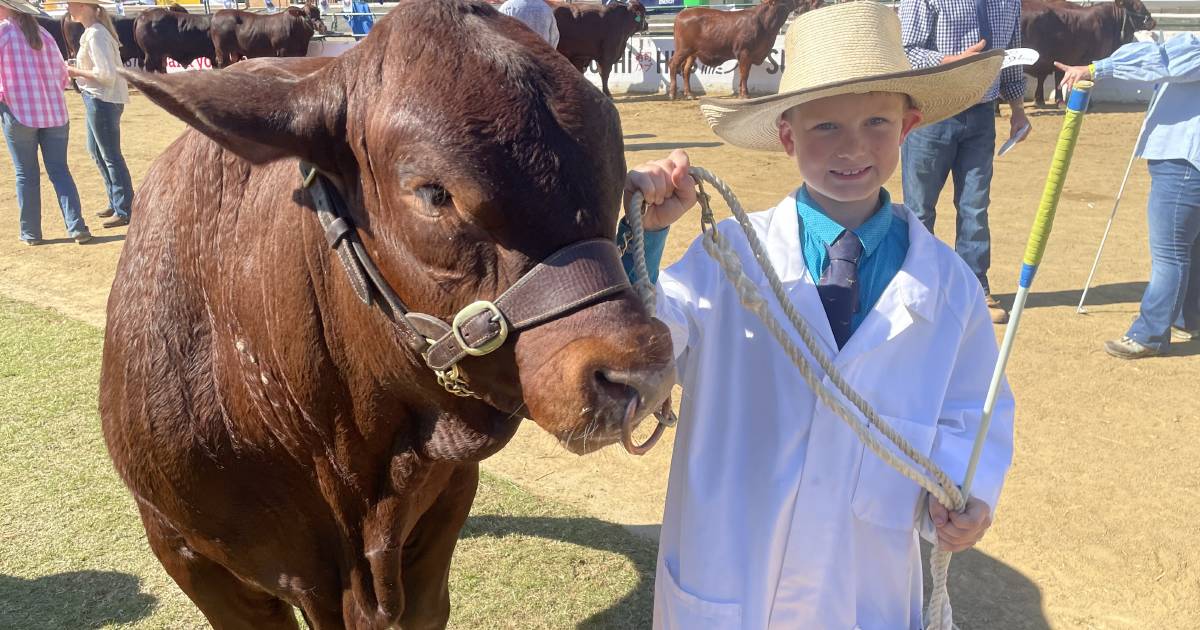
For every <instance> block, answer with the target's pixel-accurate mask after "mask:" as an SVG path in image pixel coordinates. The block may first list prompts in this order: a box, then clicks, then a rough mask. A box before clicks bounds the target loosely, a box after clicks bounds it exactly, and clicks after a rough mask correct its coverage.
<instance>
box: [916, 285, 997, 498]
mask: <svg viewBox="0 0 1200 630" xmlns="http://www.w3.org/2000/svg"><path fill="white" fill-rule="evenodd" d="M972 280H973V279H972ZM972 289H973V290H972V291H970V292H967V294H968V295H969V296H970V299H971V302H972V306H971V308H970V309H969V315H968V318H967V322H966V326H965V327H964V332H963V336H962V339H961V342H960V344H959V347H958V353H957V357H956V359H955V364H954V367H953V371H952V372H951V376H950V381H949V386H948V388H947V391H946V396H945V399H944V400H943V402H942V409H941V413H940V414H939V415H938V427H937V434H936V437H935V439H934V443H933V461H934V462H935V463H936V464H937V465H938V466H939V467H941V468H942V470H945V471H946V473H947V474H948V475H950V478H951V479H953V480H954V481H956V482H958V483H960V484H961V483H962V481H963V476H964V475H965V474H966V472H967V463H968V462H969V461H970V459H971V450H972V449H973V448H974V444H975V436H976V435H978V434H979V429H980V424H981V421H982V416H983V403H984V399H985V398H986V397H987V391H988V386H989V384H990V383H991V379H992V371H993V369H994V368H995V365H996V358H997V356H998V354H999V351H998V350H997V347H996V337H995V332H994V330H993V328H994V327H993V325H992V321H991V318H990V317H989V316H988V311H987V306H986V305H985V304H984V301H983V295H982V289H981V288H979V285H978V283H975V285H974V287H972ZM1013 410H1014V403H1013V395H1012V391H1011V390H1010V389H1009V387H1008V381H1007V379H1005V381H1004V382H1003V383H1002V386H1001V388H1000V393H999V395H998V396H997V399H996V406H995V409H994V410H993V413H992V421H991V426H990V428H989V429H988V432H987V436H986V439H985V441H984V446H983V452H982V453H981V455H980V459H979V464H978V466H977V468H976V471H975V479H974V480H973V481H972V483H971V494H972V495H973V496H975V497H978V498H979V499H981V500H982V501H984V502H986V503H987V504H988V505H989V506H991V508H992V511H993V512H995V510H996V503H997V501H998V500H999V498H1000V489H1001V488H1002V487H1003V485H1004V476H1005V474H1006V473H1007V472H1008V467H1009V464H1010V463H1012V455H1013Z"/></svg>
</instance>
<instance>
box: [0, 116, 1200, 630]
mask: <svg viewBox="0 0 1200 630" xmlns="http://www.w3.org/2000/svg"><path fill="white" fill-rule="evenodd" d="M69 100H70V102H71V106H72V113H73V118H72V125H73V131H72V140H73V142H72V146H71V155H72V157H73V160H72V167H73V172H74V174H75V177H76V180H77V182H78V183H79V187H80V190H81V192H82V194H83V199H84V206H85V210H86V211H87V212H88V213H89V221H90V222H92V224H93V229H94V232H95V233H96V234H97V235H98V236H100V237H101V238H100V239H98V240H100V241H102V242H99V243H97V244H94V245H88V246H83V247H80V246H76V245H74V244H72V243H69V242H66V241H65V240H63V241H61V242H56V243H52V244H50V245H47V246H43V247H38V248H31V247H26V246H24V245H21V244H20V243H18V241H17V238H16V232H17V224H16V214H17V210H16V203H15V196H14V192H13V186H12V183H11V175H9V173H11V171H8V170H7V167H5V170H4V171H3V172H4V173H5V175H4V179H3V184H2V185H0V208H2V209H3V211H4V212H3V216H4V217H6V218H5V220H4V221H0V294H3V295H7V296H10V297H14V298H17V299H21V300H25V301H28V302H33V303H37V304H42V305H46V306H50V307H53V308H55V309H57V310H59V311H61V312H63V313H65V314H67V315H70V316H72V317H76V318H79V319H82V320H85V321H88V322H92V323H97V324H102V323H103V320H104V303H105V299H106V296H107V292H108V287H109V285H110V283H111V281H112V276H113V273H114V269H115V266H116V261H117V257H118V255H119V253H120V248H121V241H122V238H123V237H122V234H123V230H103V229H96V228H98V225H99V220H98V219H94V218H91V213H93V212H94V211H96V210H98V209H100V208H102V207H103V206H104V201H103V195H102V193H101V191H100V179H99V176H98V175H97V173H96V169H95V167H94V165H93V164H92V163H91V161H90V160H89V158H88V157H87V154H86V151H85V150H84V145H83V135H82V129H83V126H82V120H81V116H82V113H81V108H80V107H79V103H78V101H77V99H69ZM618 107H619V109H620V110H621V113H622V117H623V121H624V127H625V134H626V149H627V159H628V160H629V161H630V163H631V164H632V163H636V162H640V161H644V160H646V159H651V158H656V157H659V156H661V155H664V154H665V153H666V152H668V151H669V150H671V149H673V148H676V147H682V148H686V149H688V150H689V151H690V152H691V154H692V156H693V162H694V163H696V164H699V165H702V166H705V167H708V168H709V169H711V170H713V171H714V172H716V173H717V174H718V175H721V176H722V177H724V178H725V179H726V180H727V181H729V182H730V183H731V184H732V186H733V188H734V189H735V190H736V191H737V192H738V194H739V195H740V196H741V198H742V201H743V202H744V204H745V205H746V206H747V207H750V208H762V207H765V206H767V205H769V204H773V203H774V202H775V201H776V200H777V199H778V198H780V197H781V196H783V195H784V194H785V193H786V192H787V191H788V190H789V189H791V188H792V187H794V186H795V185H797V184H798V181H797V175H796V171H795V167H794V166H790V165H789V164H788V163H787V161H786V160H783V159H779V158H777V157H775V156H772V155H769V154H759V153H751V152H746V151H740V150H737V149H733V148H730V147H727V146H724V145H722V144H720V143H719V142H717V140H716V138H715V137H714V136H712V135H711V134H710V133H709V132H708V131H707V129H706V127H705V126H704V124H703V122H702V120H701V119H700V117H699V115H698V113H697V111H696V108H695V104H690V103H670V102H667V101H663V100H661V99H659V98H657V97H631V98H627V99H619V100H618ZM1033 120H1034V126H1035V127H1034V133H1033V135H1032V137H1031V138H1030V139H1029V140H1028V141H1027V142H1026V143H1025V144H1023V145H1022V146H1020V147H1019V148H1018V149H1016V150H1015V151H1014V152H1012V153H1010V154H1009V155H1008V156H1006V157H1005V158H1003V159H1001V160H999V161H998V162H997V164H996V178H995V187H994V189H993V209H992V231H993V239H994V251H993V266H994V269H993V272H992V286H993V289H994V291H995V292H996V293H997V294H999V295H1000V296H1001V297H1002V299H1003V298H1007V297H1008V296H1010V295H1011V293H1012V291H1013V290H1014V287H1015V283H1016V278H1017V273H1018V268H1019V263H1020V258H1021V254H1022V252H1023V250H1024V244H1025V239H1026V236H1027V234H1028V231H1029V226H1030V223H1031V220H1032V217H1033V214H1034V211H1035V209H1036V207H1037V201H1038V199H1039V197H1040V193H1041V186H1042V182H1043V180H1044V177H1045V173H1046V169H1047V166H1048V164H1049V159H1050V154H1051V150H1052V146H1053V142H1054V140H1055V138H1056V136H1057V133H1058V129H1059V126H1060V124H1061V118H1060V116H1059V114H1058V113H1057V112H1039V113H1038V115H1036V116H1035V117H1034V119H1033ZM1140 122H1141V115H1140V113H1139V112H1112V111H1109V112H1105V111H1104V110H1101V111H1099V112H1093V113H1092V114H1089V116H1088V118H1087V120H1086V121H1085V123H1084V128H1083V133H1082V138H1081V140H1080V143H1079V147H1078V149H1077V151H1076V154H1075V159H1074V163H1073V164H1072V168H1071V172H1070V176H1069V177H1068V180H1067V184H1066V189H1065V191H1064V194H1063V199H1062V203H1061V205H1060V206H1059V216H1058V220H1057V223H1056V230H1055V233H1054V236H1053V238H1052V239H1051V242H1050V246H1049V249H1048V251H1047V254H1046V258H1045V260H1044V262H1043V264H1042V269H1041V272H1040V273H1039V275H1038V278H1037V284H1036V285H1035V293H1034V294H1033V295H1032V296H1031V297H1030V300H1029V310H1028V311H1027V313H1026V316H1025V318H1024V320H1023V322H1022V328H1021V336H1020V338H1019V342H1018V345H1017V349H1016V351H1015V352H1014V355H1013V359H1012V362H1011V363H1010V366H1009V375H1010V379H1011V381H1012V385H1013V388H1014V390H1015V392H1016V396H1017V400H1018V417H1017V424H1018V426H1017V454H1016V462H1015V464H1014V466H1013V469H1012V474H1011V476H1010V481H1009V484H1008V487H1007V489H1006V491H1005V495H1004V498H1003V502H1002V505H1001V506H1000V512H999V515H998V519H997V522H996V524H995V526H994V527H993V529H992V531H991V533H990V534H989V535H988V537H987V539H986V540H985V541H984V542H983V543H982V544H981V545H980V546H979V549H978V551H975V552H971V553H969V554H963V555H962V556H961V557H959V558H958V559H957V560H956V563H955V565H954V566H955V568H954V576H953V577H952V579H953V580H954V581H955V585H956V586H955V589H954V591H953V594H954V597H955V603H956V611H957V613H958V617H959V620H960V623H961V625H963V627H964V628H1045V627H1054V628H1181V629H1183V628H1188V629H1191V628H1197V627H1200V551H1198V549H1200V545H1198V544H1197V540H1198V538H1200V536H1198V534H1200V529H1198V525H1197V521H1198V520H1200V507H1198V506H1200V481H1198V480H1197V475H1196V470H1197V468H1196V461H1197V460H1200V401H1197V399H1196V392H1197V387H1198V386H1197V383H1200V356H1197V355H1200V344H1195V343H1194V344H1188V345H1180V346H1177V347H1176V348H1175V350H1173V351H1172V353H1171V355H1170V356H1167V357H1164V358H1158V359H1152V360H1145V361H1139V362H1133V363H1126V362H1121V361H1117V360H1114V359H1110V358H1108V357H1107V356H1106V355H1104V353H1103V351H1102V350H1101V343H1102V342H1103V341H1104V340H1105V339H1108V338H1112V337H1114V336H1117V335H1119V334H1121V333H1122V332H1123V331H1124V329H1125V328H1126V326H1127V325H1128V324H1129V321H1130V319H1131V318H1132V317H1133V316H1134V315H1135V313H1136V312H1137V302H1138V299H1139V297H1140V294H1141V290H1142V288H1143V286H1144V281H1145V279H1146V278H1147V277H1148V271H1149V261H1148V258H1147V251H1146V250H1147V247H1146V230H1145V222H1144V212H1143V208H1144V203H1145V199H1146V193H1147V188H1148V184H1149V180H1148V177H1147V175H1146V172H1145V166H1144V164H1135V167H1134V171H1133V175H1132V176H1131V177H1130V181H1129V185H1128V187H1127V188H1126V191H1125V205H1124V206H1123V208H1122V210H1121V211H1120V213H1119V214H1118V217H1117V223H1116V226H1115V228H1114V230H1113V236H1112V237H1111V238H1110V241H1109V245H1108V249H1107V251H1106V252H1105V258H1104V262H1103V265H1102V267H1101V269H1100V272H1099V274H1098V276H1097V280H1096V286H1095V288H1094V289H1093V291H1092V292H1091V294H1090V295H1089V300H1088V301H1089V305H1090V307H1089V311H1090V314H1088V315H1086V316H1085V315H1077V314H1076V313H1075V304H1076V302H1077V301H1078V298H1079V290H1080V288H1081V287H1082V285H1083V282H1084V279H1085V278H1086V276H1087V272H1088V269H1089V267H1090V265H1091V261H1092V256H1093V254H1094V253H1095V247H1096V244H1097V243H1098V242H1099V239H1100V235H1101V233H1102V231H1103V229H1104V224H1105V221H1106V220H1107V218H1108V213H1109V211H1110V209H1111V204H1112V200H1113V198H1114V196H1115V194H1116V191H1117V188H1118V186H1119V185H1120V180H1121V175H1122V173H1123V172H1124V168H1125V163H1126V160H1127V159H1128V156H1129V151H1130V148H1131V147H1132V144H1133V139H1134V137H1135V136H1136V134H1137V130H1138V128H1139V125H1140ZM997 124H998V125H999V126H1000V129H1001V132H1002V133H1004V132H1006V130H1007V120H1006V119H1000V120H998V121H997ZM123 129H124V133H125V142H124V146H125V151H126V155H127V157H128V159H129V161H130V164H131V167H132V170H133V171H134V179H135V181H140V179H141V176H142V174H143V173H144V172H145V171H146V169H147V167H148V164H149V161H150V160H151V159H152V158H153V157H154V156H155V155H157V154H158V153H159V152H160V151H161V150H162V149H163V148H164V147H165V146H166V145H167V144H168V143H169V142H170V141H171V140H172V139H174V137H175V136H176V135H177V133H178V132H179V131H180V129H181V125H180V123H178V122H177V121H175V120H174V119H172V118H170V117H169V116H167V115H166V114H164V113H161V112H159V111H157V110H155V109H153V108H152V107H151V106H150V105H149V104H148V103H147V101H146V100H145V99H143V98H141V97H135V98H134V102H133V103H132V104H131V106H130V107H129V109H128V110H127V112H126V115H125V119H124V123H123ZM195 168H205V165H196V166H195ZM890 188H891V189H892V190H893V191H894V192H895V193H896V196H897V197H899V178H898V176H897V177H896V178H894V179H893V182H892V184H891V185H890ZM50 190H51V189H50V187H49V183H48V182H44V183H43V197H44V199H45V201H44V212H43V214H44V217H45V219H44V223H45V235H46V237H47V238H52V239H53V238H60V239H61V238H64V237H65V235H64V233H63V228H62V223H61V220H60V218H59V217H58V215H57V210H56V209H55V208H54V206H53V205H52V204H51V199H52V196H51V195H52V194H51V192H50ZM942 207H943V216H944V217H945V218H944V219H943V220H942V221H941V223H940V225H939V228H938V233H939V235H941V236H943V237H944V238H952V237H953V235H952V229H953V219H952V216H953V215H952V212H953V210H952V207H951V206H950V203H949V199H948V196H947V197H946V198H944V200H943V206H942ZM141 210H142V211H144V212H152V211H153V210H154V209H153V208H142V209H141ZM135 220H136V218H135ZM696 230H697V228H696V224H695V221H694V220H692V221H687V220H685V221H683V222H682V223H681V224H680V225H679V226H678V227H677V228H676V229H675V230H673V232H672V234H671V240H670V245H669V248H668V253H667V260H672V259H674V258H675V257H677V256H678V255H679V254H680V253H681V252H682V251H683V248H684V247H686V245H687V244H688V242H690V240H691V239H692V238H693V237H694V236H695V234H696V233H697V231H696ZM1000 332H1002V331H1001V330H999V329H998V330H997V333H1000ZM677 398H678V394H677ZM669 440H670V436H669V435H668V436H667V439H666V440H665V442H667V444H664V445H661V446H660V447H658V448H657V449H656V450H655V451H654V452H653V453H652V454H651V455H649V456H647V457H645V458H643V459H635V458H632V457H630V456H628V455H626V454H624V452H623V451H617V450H611V449H610V450H607V451H604V452H601V453H599V454H597V455H594V456H591V457H587V458H582V459H580V458H575V457H573V456H570V455H567V454H565V452H564V451H563V450H562V449H560V448H558V447H557V446H555V445H554V444H552V443H551V441H550V440H548V439H547V438H546V437H545V436H543V435H542V434H540V433H538V431H536V430H535V429H533V428H532V427H526V428H525V430H523V431H522V432H521V433H520V434H519V435H518V438H517V439H516V441H515V442H514V444H513V445H512V446H510V447H509V448H508V449H506V450H505V451H504V452H503V453H502V454H500V455H499V456H497V457H494V458H492V459H491V460H489V461H488V462H487V463H486V466H487V467H488V468H489V469H491V470H492V471H494V472H497V473H500V474H502V475H505V476H507V477H509V478H511V479H513V480H515V481H516V482H518V483H519V484H520V485H522V486H523V487H525V488H527V489H529V490H531V491H532V492H534V493H536V494H542V495H545V496H552V497H555V498H557V499H559V500H564V501H567V502H571V503H573V504H575V505H576V506H578V507H580V508H582V509H584V510H585V511H587V512H589V513H591V514H593V515H595V516H597V517H598V518H601V519H604V520H609V521H613V522H619V523H623V524H627V525H631V526H635V527H636V528H637V529H639V530H640V531H643V532H645V533H647V534H650V535H652V534H653V533H654V532H655V531H656V527H657V523H658V521H659V516H660V511H661V504H662V499H663V495H664V489H665V483H666V468H667V462H668V461H669V457H670V448H669Z"/></svg>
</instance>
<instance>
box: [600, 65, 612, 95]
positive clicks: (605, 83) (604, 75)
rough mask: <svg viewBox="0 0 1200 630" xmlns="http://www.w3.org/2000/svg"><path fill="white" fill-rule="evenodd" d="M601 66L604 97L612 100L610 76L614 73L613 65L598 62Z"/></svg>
mask: <svg viewBox="0 0 1200 630" xmlns="http://www.w3.org/2000/svg"><path fill="white" fill-rule="evenodd" d="M597 65H599V66H600V86H601V87H603V88H604V95H605V96H607V97H608V98H612V92H609V91H608V74H609V73H610V72H612V64H609V63H604V62H598V64H597Z"/></svg>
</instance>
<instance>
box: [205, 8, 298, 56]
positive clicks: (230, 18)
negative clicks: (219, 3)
mask: <svg viewBox="0 0 1200 630" xmlns="http://www.w3.org/2000/svg"><path fill="white" fill-rule="evenodd" d="M309 10H312V11H316V10H317V9H316V7H313V6H308V7H305V8H304V9H302V8H300V7H288V8H287V9H285V10H283V11H280V12H279V13H271V14H262V13H251V12H249V11H239V10H236V9H223V10H221V11H217V12H216V14H215V15H213V18H212V27H211V29H210V33H211V34H212V43H213V50H214V52H215V54H216V58H217V67H218V68H223V67H225V66H227V65H229V64H231V63H234V62H235V61H239V60H241V59H246V58H248V57H304V56H305V55H307V54H308V43H309V41H311V40H312V36H313V32H314V31H315V30H316V29H317V27H318V25H319V24H321V19H320V12H319V11H318V12H317V13H316V16H317V17H316V19H314V18H313V17H311V15H310V14H309Z"/></svg>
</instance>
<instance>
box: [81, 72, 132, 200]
mask: <svg viewBox="0 0 1200 630" xmlns="http://www.w3.org/2000/svg"><path fill="white" fill-rule="evenodd" d="M83 108H84V112H85V113H86V115H87V149H88V153H90V154H91V156H92V161H94V162H95V163H96V168H98V169H100V177H101V179H103V180H104V189H105V191H106V192H107V193H108V207H109V208H112V210H113V212H115V213H116V214H117V216H119V217H123V218H125V219H128V218H129V210H130V209H131V208H132V207H133V180H132V179H131V178H130V177H129V167H128V166H126V165H125V156H123V155H121V114H122V113H124V112H125V106H124V105H123V104H121V103H109V102H107V101H102V100H100V99H98V98H96V97H94V96H90V95H88V94H84V95H83Z"/></svg>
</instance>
